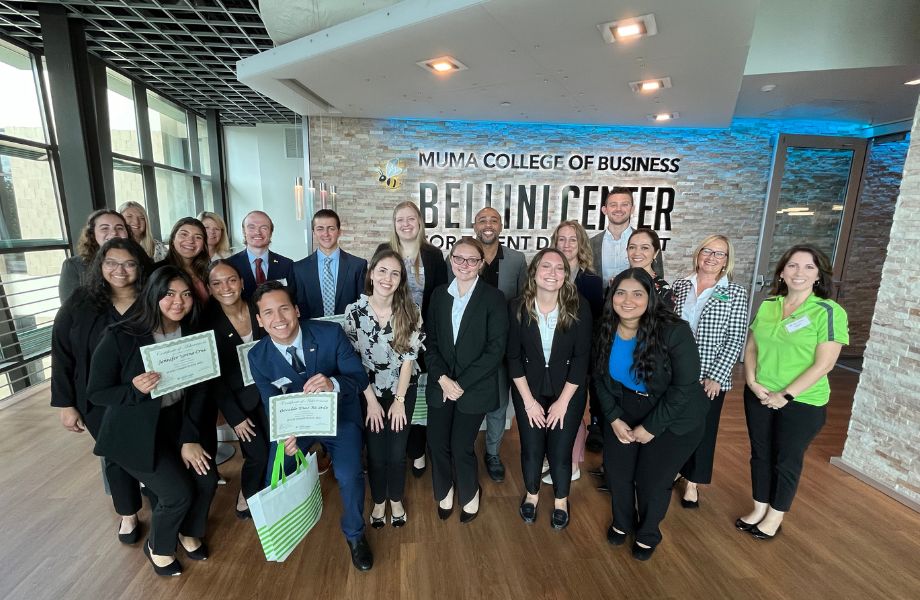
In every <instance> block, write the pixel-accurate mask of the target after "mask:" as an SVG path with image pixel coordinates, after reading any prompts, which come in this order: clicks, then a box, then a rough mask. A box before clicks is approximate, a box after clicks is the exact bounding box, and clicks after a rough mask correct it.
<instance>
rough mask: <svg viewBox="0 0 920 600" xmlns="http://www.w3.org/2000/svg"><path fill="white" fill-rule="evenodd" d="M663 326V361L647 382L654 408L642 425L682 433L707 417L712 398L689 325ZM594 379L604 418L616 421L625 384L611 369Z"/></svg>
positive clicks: (656, 432) (655, 431)
mask: <svg viewBox="0 0 920 600" xmlns="http://www.w3.org/2000/svg"><path fill="white" fill-rule="evenodd" d="M663 327H664V328H665V331H664V332H663V341H664V344H665V348H666V353H665V356H664V360H662V361H661V362H659V363H658V364H657V365H656V369H655V371H654V373H652V376H651V377H649V379H648V380H647V381H646V382H645V387H646V389H647V390H648V395H649V399H650V400H651V401H652V403H654V404H655V407H654V408H653V409H652V411H651V412H650V413H649V414H648V415H647V416H646V417H645V419H644V420H643V421H642V425H643V426H644V427H645V429H646V430H648V432H649V433H651V434H652V435H660V434H661V433H662V432H663V431H665V430H670V431H673V432H674V433H675V434H676V435H683V434H686V433H690V432H691V431H693V430H694V429H696V428H697V427H699V426H700V425H702V424H703V422H704V421H705V420H706V413H707V412H708V411H709V398H707V397H706V393H705V392H704V391H703V386H702V384H701V383H700V354H699V351H698V350H697V347H696V341H695V340H694V339H693V331H692V330H691V329H690V325H689V324H687V322H686V321H678V322H676V323H668V324H666V325H664V326H663ZM668 370H670V372H668ZM594 380H595V382H596V384H597V392H598V400H599V401H600V404H601V409H602V411H603V413H604V418H605V419H606V420H607V422H608V423H613V422H614V421H615V420H616V419H618V418H620V417H621V416H622V415H623V409H622V407H621V406H620V402H621V400H622V398H623V386H622V385H621V384H620V383H619V382H617V381H614V380H613V378H611V377H610V374H609V372H608V373H607V374H606V375H605V376H596V377H595V378H594Z"/></svg>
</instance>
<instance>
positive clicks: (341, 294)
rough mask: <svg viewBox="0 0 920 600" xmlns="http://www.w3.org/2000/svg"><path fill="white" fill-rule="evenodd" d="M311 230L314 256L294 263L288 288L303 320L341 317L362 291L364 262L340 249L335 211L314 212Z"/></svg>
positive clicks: (339, 230)
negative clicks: (313, 241) (292, 291)
mask: <svg viewBox="0 0 920 600" xmlns="http://www.w3.org/2000/svg"><path fill="white" fill-rule="evenodd" d="M312 226H313V238H314V239H315V240H316V245H317V249H316V252H314V253H313V254H311V255H310V256H308V257H306V258H304V259H303V260H298V261H297V262H295V263H294V267H293V269H292V275H293V279H294V281H293V282H292V283H291V288H292V289H293V290H294V297H295V298H296V300H297V307H298V308H299V309H300V314H301V315H302V316H303V317H305V318H309V319H315V318H317V317H328V316H330V315H340V314H342V313H344V312H345V307H346V306H348V305H349V304H351V303H352V302H355V301H356V300H357V299H358V296H360V295H361V292H363V291H364V277H365V275H366V274H367V261H366V260H364V259H363V258H358V257H357V256H354V255H352V254H349V253H347V252H345V251H344V250H342V249H341V248H340V247H339V236H341V235H342V223H341V221H340V220H339V215H337V214H336V213H335V211H333V210H329V209H328V208H324V209H322V210H319V211H317V212H316V214H315V215H313V222H312Z"/></svg>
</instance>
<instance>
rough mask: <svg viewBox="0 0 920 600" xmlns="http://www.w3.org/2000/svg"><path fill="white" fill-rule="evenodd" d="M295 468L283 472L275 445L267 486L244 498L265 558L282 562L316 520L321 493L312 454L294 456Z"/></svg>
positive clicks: (280, 452) (281, 452) (280, 448)
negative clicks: (269, 479) (289, 472)
mask: <svg viewBox="0 0 920 600" xmlns="http://www.w3.org/2000/svg"><path fill="white" fill-rule="evenodd" d="M294 458H295V460H296V462H297V470H296V471H295V472H294V473H293V474H292V475H285V473H284V469H283V468H282V466H283V464H284V446H283V445H282V444H278V450H277V452H276V453H275V462H274V464H273V465H272V480H271V485H269V487H267V488H265V489H264V490H262V491H261V492H259V493H258V494H256V495H254V496H252V497H250V498H248V499H247V501H248V502H249V511H250V512H251V513H252V521H253V523H254V524H255V526H256V533H258V535H259V542H261V544H262V550H263V551H264V552H265V560H268V561H273V562H283V561H284V559H286V558H287V557H288V556H289V555H290V554H291V552H293V551H294V548H296V547H297V544H299V543H300V541H301V540H302V539H303V538H305V537H306V536H307V534H308V533H309V532H310V530H311V529H313V526H314V525H316V523H317V522H319V518H320V516H321V515H322V513H323V493H322V488H321V487H320V484H319V472H318V471H317V468H316V455H315V454H311V455H310V456H309V458H307V457H304V455H303V453H302V452H301V451H300V450H298V451H297V454H296V455H295V456H294Z"/></svg>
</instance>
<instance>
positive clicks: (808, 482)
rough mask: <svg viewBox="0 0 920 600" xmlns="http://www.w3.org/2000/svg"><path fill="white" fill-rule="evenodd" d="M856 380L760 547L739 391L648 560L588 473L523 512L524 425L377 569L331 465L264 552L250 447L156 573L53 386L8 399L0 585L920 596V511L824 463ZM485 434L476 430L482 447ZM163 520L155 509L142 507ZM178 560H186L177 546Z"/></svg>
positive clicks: (367, 594) (841, 387)
mask: <svg viewBox="0 0 920 600" xmlns="http://www.w3.org/2000/svg"><path fill="white" fill-rule="evenodd" d="M856 382H857V375H855V374H853V373H850V372H846V371H841V370H838V371H837V372H835V373H834V374H833V376H832V388H833V389H834V390H835V394H834V397H833V398H832V400H831V404H830V413H829V419H828V423H827V426H825V428H824V430H823V431H822V433H821V435H820V437H819V438H818V439H817V440H816V442H815V443H814V444H812V446H811V449H810V451H809V453H808V456H807V460H806V466H805V474H804V478H803V482H802V485H801V487H800V491H799V494H798V497H797V498H796V502H795V505H794V506H793V510H792V512H791V513H790V514H789V515H788V516H787V518H786V521H785V524H784V525H783V531H782V533H781V534H780V535H779V537H778V538H777V539H775V540H773V541H772V542H762V541H758V540H755V539H753V538H752V537H750V536H749V535H747V534H742V533H740V532H738V531H735V529H734V527H733V526H732V523H733V522H734V520H735V518H736V517H737V516H739V515H741V514H743V513H744V512H746V511H748V510H749V508H750V503H751V501H750V484H749V475H748V458H749V447H748V440H747V435H746V432H745V427H744V416H743V412H742V408H741V402H740V392H739V391H738V389H736V390H735V391H733V392H732V393H730V394H729V397H728V400H727V401H726V403H725V409H724V412H723V419H722V428H721V431H720V434H719V446H718V450H717V456H716V472H715V476H714V481H713V484H712V485H711V486H709V487H706V488H704V489H703V490H702V493H701V505H702V506H701V508H700V510H698V511H688V510H684V509H682V508H681V507H680V504H679V502H678V497H677V495H675V497H674V499H673V501H672V505H671V510H670V512H669V514H668V517H667V519H666V520H665V522H664V523H663V526H662V531H663V534H664V541H663V542H662V544H661V546H660V547H659V548H658V550H657V552H656V553H655V555H654V557H653V558H652V560H651V561H650V562H647V563H640V562H637V561H636V560H634V559H633V558H632V557H631V556H630V554H629V550H628V546H624V547H619V548H614V547H611V546H609V545H608V544H607V542H606V539H605V530H606V528H607V525H608V524H609V523H610V520H611V517H610V505H609V496H608V495H606V494H602V493H600V492H597V491H596V490H595V487H594V484H595V482H594V481H593V478H592V477H591V476H589V475H587V473H586V472H587V469H589V468H595V467H596V466H597V465H598V464H599V462H600V456H599V455H597V454H592V453H590V452H589V453H588V455H587V457H586V462H585V464H584V465H583V466H582V469H583V471H584V472H585V475H584V476H583V477H582V479H581V480H580V481H577V482H575V483H574V484H573V488H572V495H571V506H572V523H571V525H570V526H569V528H568V529H566V530H565V531H562V532H557V531H553V530H552V529H551V528H550V526H549V515H550V511H549V510H547V507H550V506H551V490H550V487H549V486H543V491H542V496H541V508H540V512H539V514H538V517H539V518H538V523H537V524H534V525H526V524H524V523H523V522H522V521H521V520H520V518H519V517H518V515H517V507H518V503H519V502H520V497H521V494H522V493H523V485H522V483H521V474H520V468H519V462H518V457H519V451H518V447H517V445H518V440H517V435H516V433H515V432H514V430H512V431H511V432H509V435H508V436H507V437H506V443H505V445H504V447H503V449H502V454H503V457H504V460H505V464H506V465H507V467H508V477H507V479H506V480H505V482H504V483H501V484H496V483H493V482H491V481H490V480H488V478H487V477H486V476H485V473H481V475H482V477H481V479H482V486H483V492H484V498H483V508H482V514H481V515H480V517H479V518H478V519H477V520H476V521H474V522H473V523H471V524H469V525H461V524H460V522H459V520H458V518H457V512H456V511H455V513H454V517H453V518H452V519H451V520H450V521H449V522H446V523H445V522H441V521H439V520H438V518H437V516H436V514H435V504H434V501H433V500H432V497H431V479H430V474H429V473H426V475H425V476H424V477H423V478H422V479H420V480H416V479H414V478H412V477H411V476H410V477H409V478H408V484H407V492H406V506H407V508H408V514H409V522H408V524H407V526H406V527H405V528H403V529H402V530H399V529H393V528H392V527H389V526H388V527H386V528H384V529H382V530H371V529H370V528H368V534H367V535H368V539H369V540H370V544H371V546H372V548H373V550H374V557H375V566H374V569H373V570H372V571H370V572H369V573H359V572H358V571H356V570H355V569H354V568H353V567H352V565H351V561H350V559H349V554H348V551H347V548H346V545H345V541H344V539H343V537H342V535H341V532H340V530H339V525H338V520H339V515H340V512H341V506H340V502H339V497H338V491H337V487H336V486H335V483H334V481H333V480H332V479H331V474H330V475H326V476H324V477H323V479H322V481H323V498H324V502H325V508H324V514H323V519H322V521H321V522H320V523H319V524H318V525H317V527H316V528H315V529H314V530H313V531H312V532H311V533H310V535H309V536H308V537H307V539H306V540H304V542H303V543H302V544H301V545H300V546H299V547H298V549H297V550H296V551H295V552H294V554H292V555H291V557H290V558H289V559H288V560H287V562H285V563H282V564H269V563H266V562H265V561H264V556H263V555H262V553H261V549H260V546H259V545H258V541H257V538H256V535H255V531H254V529H253V525H252V521H246V522H241V521H238V520H237V519H236V517H235V515H234V512H233V505H234V500H235V497H236V494H237V491H238V489H239V488H238V477H237V476H238V472H239V467H240V458H239V453H237V456H236V457H234V459H232V460H231V461H230V462H229V463H227V464H225V465H224V466H223V467H222V472H223V473H225V474H226V475H228V476H230V478H231V482H230V484H229V485H227V486H222V487H221V488H220V489H219V490H218V492H217V497H216V499H215V501H214V505H213V507H212V510H211V521H210V526H209V529H210V533H209V535H208V538H207V539H208V543H209V545H210V547H211V556H212V558H211V559H210V560H208V561H207V562H205V563H192V562H191V561H187V560H184V561H183V564H184V565H185V567H186V572H185V574H183V575H182V576H181V577H178V578H172V579H164V578H159V577H157V576H156V575H154V573H153V570H152V569H151V568H150V566H149V564H148V563H147V561H146V559H145V558H144V555H143V554H142V552H141V548H140V546H139V545H138V546H135V547H126V546H123V545H121V544H120V543H118V541H117V539H116V536H115V533H116V517H115V514H114V512H113V510H112V505H111V502H110V500H109V498H107V497H106V496H104V495H103V493H102V487H101V483H100V478H99V463H98V460H97V459H95V458H94V457H93V456H92V454H91V447H92V444H91V441H92V440H91V439H90V437H89V435H88V434H85V433H84V434H80V435H77V434H73V433H69V432H66V431H64V430H63V428H61V427H60V426H59V424H58V418H57V414H56V411H55V410H53V409H51V408H49V407H48V395H47V392H42V393H40V394H38V395H36V396H35V397H33V398H31V399H29V400H26V401H24V402H21V403H19V404H17V405H15V406H13V407H11V408H8V409H6V410H3V411H0V457H2V458H0V460H2V465H3V467H2V472H0V536H2V542H0V598H22V599H27V600H38V599H41V598H54V599H59V598H79V599H83V598H86V599H93V600H96V599H104V598H132V599H133V598H169V599H170V600H180V599H183V598H188V599H199V598H208V599H211V598H220V599H224V598H227V599H229V598H273V599H278V600H282V599H285V598H317V599H327V598H373V599H374V600H381V599H386V598H420V599H426V600H427V599H434V598H529V599H536V598H592V599H594V598H596V599H602V598H603V599H606V598H675V599H684V598H808V599H809V600H814V599H817V598H887V599H890V598H920V561H918V557H920V515H918V514H917V513H914V512H913V511H911V510H910V509H908V508H906V507H904V506H903V505H901V504H899V503H897V502H895V501H894V500H892V499H890V498H888V497H886V496H884V495H883V494H881V493H880V492H877V491H876V490H874V489H872V488H871V487H869V486H868V485H865V484H863V483H861V482H860V481H858V480H856V479H855V478H853V477H850V476H848V475H846V474H845V473H843V472H842V471H840V470H838V469H836V468H835V467H833V466H831V465H830V464H828V460H829V459H830V457H831V456H839V455H840V453H841V450H842V448H843V442H844V438H845V435H846V428H847V422H848V420H849V414H850V401H851V398H852V394H853V390H854V389H855V387H856ZM481 443H482V440H481V439H480V444H481ZM141 517H142V520H143V521H144V522H145V523H149V511H148V510H147V509H146V508H145V509H144V511H143V512H142V513H141ZM180 556H181V555H180Z"/></svg>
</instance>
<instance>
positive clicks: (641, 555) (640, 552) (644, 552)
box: [632, 542, 655, 560]
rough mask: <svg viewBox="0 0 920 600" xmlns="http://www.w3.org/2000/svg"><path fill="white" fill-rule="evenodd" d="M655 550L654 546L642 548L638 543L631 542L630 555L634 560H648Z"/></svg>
mask: <svg viewBox="0 0 920 600" xmlns="http://www.w3.org/2000/svg"><path fill="white" fill-rule="evenodd" d="M654 552H655V546H652V547H651V548H643V547H642V546H640V545H639V544H638V543H636V542H633V545H632V555H633V558H635V559H636V560H648V559H650V558H651V557H652V554H654Z"/></svg>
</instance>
